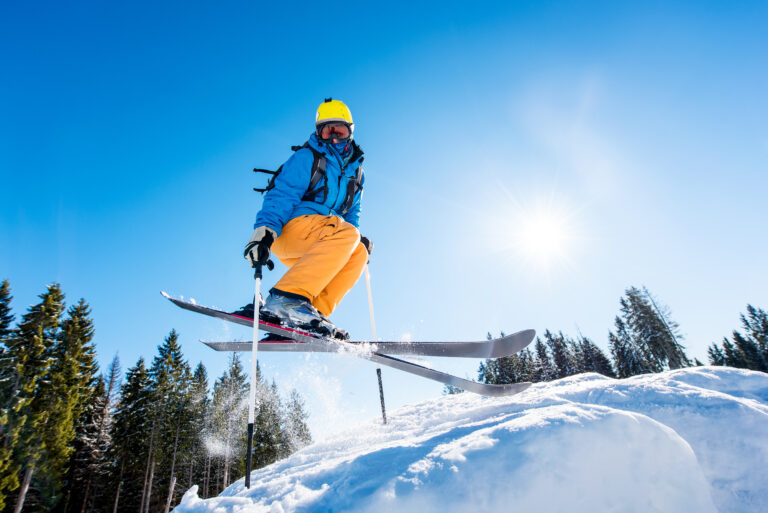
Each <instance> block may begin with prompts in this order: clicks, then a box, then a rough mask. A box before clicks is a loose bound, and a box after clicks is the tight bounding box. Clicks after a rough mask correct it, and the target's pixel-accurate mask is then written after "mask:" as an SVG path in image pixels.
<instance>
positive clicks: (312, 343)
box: [201, 332, 531, 396]
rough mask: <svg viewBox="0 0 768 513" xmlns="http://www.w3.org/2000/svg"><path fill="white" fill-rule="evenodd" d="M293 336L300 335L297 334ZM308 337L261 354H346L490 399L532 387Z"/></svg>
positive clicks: (215, 345) (244, 346)
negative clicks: (492, 381) (497, 382)
mask: <svg viewBox="0 0 768 513" xmlns="http://www.w3.org/2000/svg"><path fill="white" fill-rule="evenodd" d="M294 333H295V334H296V335H298V332H294ZM305 336H308V337H310V338H311V339H312V340H302V341H296V342H260V343H259V351H269V350H273V349H270V348H272V347H274V346H275V345H279V346H282V347H286V346H294V347H302V349H294V350H296V351H300V350H304V351H313V352H324V353H345V354H350V355H352V356H356V357H358V358H362V359H364V360H369V361H372V362H376V363H378V364H380V365H385V366H387V367H392V368H393V369H398V370H401V371H404V372H408V373H410V374H415V375H417V376H421V377H422V378H427V379H431V380H433V381H437V382H439V383H443V384H446V385H452V386H455V387H458V388H461V389H463V390H467V391H469V392H474V393H476V394H480V395H487V396H504V395H512V394H517V393H519V392H522V391H523V390H525V389H526V388H528V387H529V386H530V385H531V383H514V384H509V385H489V384H487V383H479V382H477V381H471V380H468V379H464V378H460V377H458V376H455V375H453V374H447V373H445V372H440V371H437V370H434V369H430V368H429V367H425V366H423V365H419V364H417V363H414V362H409V361H406V360H401V359H399V358H395V357H393V356H389V355H386V354H382V353H379V352H376V351H372V350H371V347H375V345H376V344H358V343H354V342H345V341H341V340H336V339H323V338H317V337H312V336H310V335H305ZM302 338H303V337H302ZM201 342H203V343H204V344H205V345H207V346H208V347H211V348H212V349H215V350H216V351H249V350H250V348H251V343H250V342H205V341H201ZM366 346H369V347H366ZM278 350H280V349H278Z"/></svg>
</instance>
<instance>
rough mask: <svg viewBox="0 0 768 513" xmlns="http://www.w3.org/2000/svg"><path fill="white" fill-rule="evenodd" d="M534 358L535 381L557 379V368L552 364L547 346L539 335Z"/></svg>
mask: <svg viewBox="0 0 768 513" xmlns="http://www.w3.org/2000/svg"><path fill="white" fill-rule="evenodd" d="M534 353H535V354H536V357H535V358H534V364H533V368H534V371H533V381H534V382H540V381H551V380H553V379H555V369H554V366H553V364H552V359H551V358H550V356H549V352H548V351H547V346H546V345H544V343H543V342H542V341H541V339H540V338H539V337H536V345H535V346H534Z"/></svg>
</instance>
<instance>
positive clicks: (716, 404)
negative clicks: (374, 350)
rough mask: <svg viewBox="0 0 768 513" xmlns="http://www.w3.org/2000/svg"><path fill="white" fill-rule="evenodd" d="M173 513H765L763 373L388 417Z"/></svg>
mask: <svg viewBox="0 0 768 513" xmlns="http://www.w3.org/2000/svg"><path fill="white" fill-rule="evenodd" d="M389 421H390V423H389V424H388V425H386V426H382V425H380V423H378V422H375V421H371V422H370V423H368V424H365V425H362V426H359V427H357V428H355V429H353V430H349V431H346V432H343V433H339V434H337V435H335V436H334V437H332V438H329V439H327V440H325V441H323V442H321V443H317V444H314V445H311V446H309V447H307V448H305V449H303V450H301V451H299V452H298V453H296V454H294V455H293V456H291V457H290V458H288V459H285V460H283V461H280V462H277V463H275V464H273V465H270V466H269V467H266V468H263V469H259V470H257V471H254V472H253V473H252V475H251V489H250V490H246V489H245V487H244V482H243V480H242V479H241V480H239V481H237V482H236V483H234V484H233V485H231V486H230V487H229V488H227V489H226V490H224V492H223V493H222V494H221V495H220V496H219V497H216V498H211V499H207V500H202V499H200V498H198V496H197V487H193V488H191V489H190V490H189V491H187V493H186V494H185V495H184V498H183V500H182V502H181V504H180V505H179V506H178V507H177V508H176V509H175V510H174V511H175V512H176V513H192V512H194V513H202V512H210V513H213V512H216V513H246V512H247V513H256V512H270V513H289V512H310V511H333V512H347V511H350V512H351V511H356V512H357V511H360V512H367V513H376V512H385V511H386V512H390V511H398V512H409V511H415V512H418V513H431V512H438V511H439V512H452V511H456V512H467V511H531V512H533V511H535V512H560V511H568V512H590V513H591V512H594V511H601V512H627V513H631V512H644V513H645V512H676V513H679V512H689V511H690V512H697V513H706V512H715V511H720V512H729V513H731V512H736V513H738V512H754V511H768V493H767V492H768V474H766V473H765V472H764V470H765V463H766V462H767V461H768V374H764V373H759V372H751V371H745V370H738V369H730V368H723V367H697V368H690V369H683V370H677V371H669V372H665V373H661V374H651V375H643V376H636V377H634V378H630V379H625V380H615V379H609V378H606V377H603V376H600V375H598V374H581V375H578V376H572V377H569V378H565V379H561V380H558V381H554V382H549V383H539V384H535V385H533V386H532V387H530V388H529V389H528V390H526V391H525V392H523V393H521V394H518V395H515V396H511V397H503V398H487V397H480V396H477V395H474V394H469V393H464V394H459V395H453V396H445V397H441V398H438V399H434V400H431V401H426V402H422V403H420V404H415V405H412V406H408V407H404V408H401V409H400V410H398V411H396V412H392V413H391V414H390V417H389Z"/></svg>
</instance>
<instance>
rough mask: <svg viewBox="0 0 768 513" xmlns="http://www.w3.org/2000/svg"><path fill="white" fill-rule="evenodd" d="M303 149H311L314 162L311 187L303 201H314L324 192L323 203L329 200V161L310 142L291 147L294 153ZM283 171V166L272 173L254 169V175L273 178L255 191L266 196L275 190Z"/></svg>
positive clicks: (267, 170) (310, 179) (255, 188)
mask: <svg viewBox="0 0 768 513" xmlns="http://www.w3.org/2000/svg"><path fill="white" fill-rule="evenodd" d="M303 148H309V149H310V150H311V151H312V156H313V160H312V171H311V174H310V178H309V187H307V192H305V193H304V196H303V197H302V198H301V199H302V201H314V199H315V196H316V195H317V194H318V193H319V192H321V191H322V192H323V193H324V194H323V202H324V201H325V200H326V199H327V198H328V177H327V175H326V173H325V168H326V164H327V160H326V158H325V155H324V154H322V153H320V152H319V151H317V150H315V149H314V148H313V147H312V146H310V145H309V141H307V142H305V143H304V144H303V145H301V146H291V149H292V150H293V151H299V150H301V149H303ZM282 170H283V166H280V167H279V168H277V171H270V170H269V169H260V168H254V170H253V172H254V173H264V174H267V175H271V177H270V179H269V182H268V183H267V186H266V187H264V188H258V187H254V188H253V190H254V191H256V192H259V193H261V194H264V193H266V192H269V191H271V190H272V189H274V188H275V180H276V179H277V175H279V174H280V172H281V171H282ZM323 178H325V180H324V181H323V185H322V187H318V184H319V183H320V180H323ZM321 203H322V202H321Z"/></svg>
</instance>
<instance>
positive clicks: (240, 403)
mask: <svg viewBox="0 0 768 513" xmlns="http://www.w3.org/2000/svg"><path fill="white" fill-rule="evenodd" d="M256 379H257V382H260V381H261V375H260V373H259V372H258V368H257V373H256ZM247 396H248V386H247V382H246V376H245V374H244V372H243V366H242V364H241V363H240V356H239V355H238V353H233V354H232V359H231V360H230V365H229V368H228V369H227V370H226V371H225V372H224V374H223V375H222V376H221V377H220V378H219V379H218V380H216V383H215V384H214V386H213V401H212V404H211V413H210V417H211V425H210V428H209V433H208V436H207V440H206V445H207V448H208V451H209V452H210V453H211V454H212V455H213V456H214V457H215V458H216V459H217V460H218V461H219V462H220V463H221V469H220V471H219V472H216V475H215V480H212V483H215V484H216V485H217V486H218V488H219V490H221V489H224V488H226V487H227V486H229V483H230V481H231V477H232V473H233V472H236V473H238V474H240V473H242V472H244V471H245V468H244V465H243V464H242V462H243V456H244V454H245V449H246V445H245V442H246V439H245V434H246V433H245V425H246V423H247V414H248V411H247V406H248V403H247ZM241 467H242V468H241Z"/></svg>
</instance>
